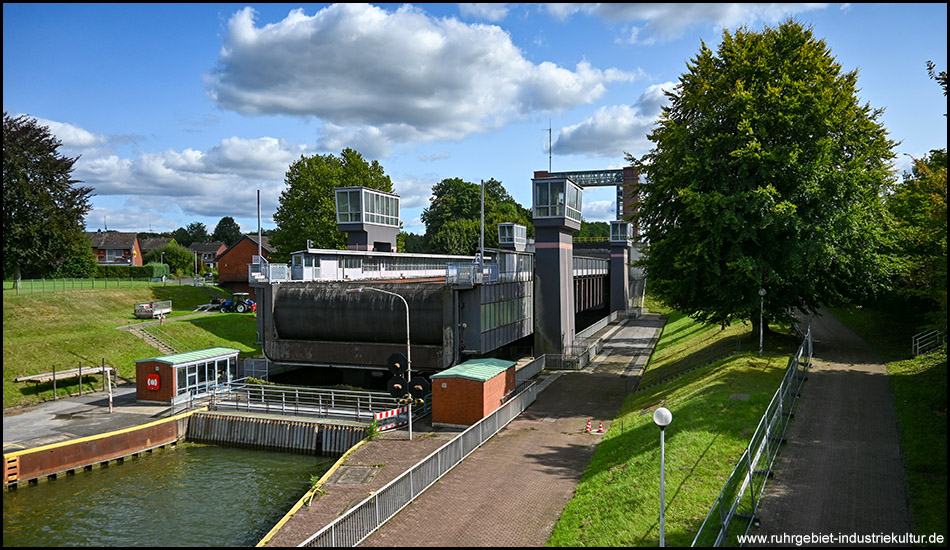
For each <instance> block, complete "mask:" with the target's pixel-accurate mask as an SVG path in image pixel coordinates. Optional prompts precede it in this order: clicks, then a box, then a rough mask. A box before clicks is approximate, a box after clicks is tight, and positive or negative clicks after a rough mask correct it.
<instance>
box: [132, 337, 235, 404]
mask: <svg viewBox="0 0 950 550" xmlns="http://www.w3.org/2000/svg"><path fill="white" fill-rule="evenodd" d="M239 354H240V350H237V349H234V348H224V347H218V348H208V349H203V350H197V351H189V352H186V353H176V354H173V355H165V356H163V357H153V358H151V359H141V360H138V361H136V362H135V381H136V391H135V397H136V400H137V401H143V402H156V403H170V404H175V403H181V402H184V401H187V400H190V399H192V398H198V397H204V396H207V395H209V394H210V393H211V392H212V391H214V389H215V388H216V387H218V386H221V385H224V384H227V383H229V382H231V381H232V380H234V379H236V378H237V377H238V355H239Z"/></svg>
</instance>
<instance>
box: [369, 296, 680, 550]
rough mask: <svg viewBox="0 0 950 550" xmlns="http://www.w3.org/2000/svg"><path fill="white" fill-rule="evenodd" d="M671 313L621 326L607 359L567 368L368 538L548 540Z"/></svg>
mask: <svg viewBox="0 0 950 550" xmlns="http://www.w3.org/2000/svg"><path fill="white" fill-rule="evenodd" d="M662 326H663V319H662V317H660V316H659V315H655V314H647V315H644V316H642V317H640V318H639V319H630V320H628V321H627V323H626V324H624V325H622V326H620V327H619V328H617V327H612V330H613V331H614V332H613V334H612V336H611V337H610V338H609V340H606V341H605V346H604V351H603V353H601V355H600V356H599V358H598V359H596V360H595V361H594V362H592V363H591V364H590V365H589V366H588V368H586V369H585V370H584V371H581V372H570V373H564V374H562V375H561V376H559V377H557V378H556V379H555V380H554V381H553V382H552V383H551V384H550V385H549V386H547V387H546V388H545V389H544V390H543V391H542V392H541V393H540V394H539V395H538V398H537V400H536V401H535V402H534V403H533V404H532V405H531V406H530V407H528V409H526V410H525V411H524V412H523V413H522V414H521V415H520V416H519V417H518V418H516V419H514V420H513V421H512V422H511V423H509V424H508V426H506V427H505V428H504V429H503V430H502V431H500V432H499V433H498V434H497V435H495V437H493V438H492V439H490V440H488V441H487V442H486V443H485V444H484V445H482V447H480V448H479V449H477V450H476V451H475V452H473V453H472V454H471V455H470V456H469V457H468V458H466V459H465V460H464V461H463V462H462V463H461V464H459V465H458V466H456V467H455V468H454V469H452V470H451V471H450V472H449V473H448V474H446V475H445V476H444V477H443V478H442V479H440V480H439V481H438V482H437V483H436V484H435V485H433V486H432V487H430V488H429V489H428V490H427V491H426V492H425V493H423V494H422V495H421V496H420V497H419V498H418V499H416V501H415V502H414V503H412V504H411V505H409V506H408V507H407V508H406V509H404V510H403V511H402V512H400V513H399V514H398V515H396V517H394V518H393V519H391V520H390V521H389V522H387V523H386V524H385V525H384V526H383V527H382V528H381V529H380V530H379V531H377V532H376V533H374V534H373V535H371V536H370V537H369V538H367V539H366V540H365V541H364V542H363V544H362V545H363V546H406V545H411V546H443V547H454V546H543V545H544V544H545V543H546V542H547V540H548V538H549V537H550V535H551V532H552V530H553V529H554V525H555V523H556V522H557V520H558V518H559V517H560V515H561V512H562V511H563V509H564V507H565V506H566V505H567V502H568V501H569V500H570V499H571V497H572V496H573V494H574V490H575V488H576V487H577V484H578V482H579V481H580V479H581V476H582V475H583V473H584V469H585V468H586V467H587V464H588V462H589V461H590V459H591V457H592V456H593V453H594V450H595V449H596V447H597V443H598V442H599V441H600V438H601V436H599V435H596V434H588V433H585V428H586V425H587V421H588V420H593V430H594V431H596V430H597V428H598V426H599V423H600V422H603V423H604V430H605V431H606V430H607V429H608V427H609V424H610V421H611V420H612V419H613V418H614V417H615V416H616V415H617V413H618V412H619V410H620V406H621V404H622V403H623V399H624V397H625V396H626V393H627V391H633V390H634V389H635V387H636V380H637V378H638V377H639V375H640V373H641V371H642V369H643V365H644V364H645V363H646V361H647V359H648V358H649V356H650V352H651V350H652V348H653V346H654V344H655V343H656V339H657V337H658V336H659V333H660V329H661V328H662Z"/></svg>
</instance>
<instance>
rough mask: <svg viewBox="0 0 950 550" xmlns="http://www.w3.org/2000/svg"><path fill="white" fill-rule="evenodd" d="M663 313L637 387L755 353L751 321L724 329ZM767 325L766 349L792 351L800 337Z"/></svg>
mask: <svg viewBox="0 0 950 550" xmlns="http://www.w3.org/2000/svg"><path fill="white" fill-rule="evenodd" d="M651 311H654V310H653V309H652V308H651ZM666 315H667V320H666V325H665V326H664V327H663V332H662V334H661V335H660V339H659V341H658V342H657V344H656V347H655V348H654V349H653V355H651V356H650V362H649V364H648V365H647V370H646V372H644V373H643V377H642V378H641V380H640V388H644V389H645V388H649V387H651V386H653V385H654V384H658V383H661V382H663V381H665V380H668V379H670V378H672V377H675V376H679V375H680V374H683V373H685V372H689V371H690V370H693V369H696V368H699V367H702V366H705V365H708V364H710V363H713V362H715V361H718V360H720V359H723V358H725V357H728V356H731V355H735V354H738V353H743V352H746V353H755V354H758V350H759V336H758V333H757V332H755V331H754V328H753V327H752V325H751V324H748V323H742V322H736V323H733V324H732V325H730V326H728V327H726V328H725V329H723V328H722V327H720V326H719V325H707V324H703V323H699V322H696V321H694V320H693V319H690V318H689V317H687V316H685V315H683V314H682V313H680V312H678V311H670V312H667V313H666ZM770 328H771V329H772V331H773V332H772V333H771V334H767V336H766V339H765V342H764V344H765V352H766V353H767V354H770V355H781V354H786V357H787V356H790V355H791V354H792V353H794V351H795V349H796V348H797V347H798V345H799V344H800V343H801V338H799V337H798V336H797V335H795V334H794V333H793V332H791V331H790V330H787V329H782V328H779V327H778V326H772V327H770Z"/></svg>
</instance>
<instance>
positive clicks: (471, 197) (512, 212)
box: [422, 178, 533, 255]
mask: <svg viewBox="0 0 950 550" xmlns="http://www.w3.org/2000/svg"><path fill="white" fill-rule="evenodd" d="M481 197H482V189H481V184H480V183H471V182H467V181H463V180H462V179H460V178H447V179H444V180H442V181H440V182H439V183H437V184H436V185H435V186H433V188H432V200H431V202H430V204H429V206H428V207H426V208H425V209H424V210H423V211H422V223H423V224H425V226H426V234H425V240H426V243H427V244H426V249H427V252H431V253H434V254H467V255H472V254H475V252H477V251H478V242H479V238H480V236H481V200H482V199H481ZM500 223H518V224H521V225H525V226H527V227H528V228H529V229H528V230H529V232H531V231H533V226H532V224H531V218H530V216H529V212H528V210H526V209H525V208H523V207H522V206H521V205H519V204H518V203H517V201H515V200H514V199H513V198H512V197H511V195H509V194H508V191H507V190H505V187H504V186H503V185H502V184H501V182H500V181H497V180H495V179H494V178H492V179H490V180H488V181H486V182H485V247H486V248H497V247H498V224H500ZM529 234H530V233H529Z"/></svg>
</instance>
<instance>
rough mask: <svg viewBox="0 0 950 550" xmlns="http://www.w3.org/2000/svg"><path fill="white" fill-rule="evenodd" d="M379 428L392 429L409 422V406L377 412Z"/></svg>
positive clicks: (380, 429)
mask: <svg viewBox="0 0 950 550" xmlns="http://www.w3.org/2000/svg"><path fill="white" fill-rule="evenodd" d="M376 423H377V424H378V428H377V429H378V430H379V431H383V430H391V429H393V428H396V427H399V426H405V425H406V424H408V423H409V407H399V408H397V409H392V410H389V411H384V412H378V413H376Z"/></svg>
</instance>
